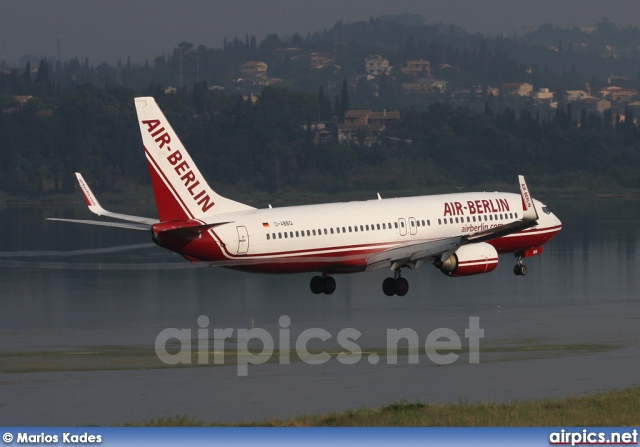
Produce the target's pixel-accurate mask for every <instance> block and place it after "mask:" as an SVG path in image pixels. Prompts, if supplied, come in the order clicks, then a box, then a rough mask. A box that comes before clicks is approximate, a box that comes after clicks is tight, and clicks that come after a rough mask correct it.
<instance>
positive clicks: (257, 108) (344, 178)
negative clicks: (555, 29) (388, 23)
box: [0, 85, 640, 196]
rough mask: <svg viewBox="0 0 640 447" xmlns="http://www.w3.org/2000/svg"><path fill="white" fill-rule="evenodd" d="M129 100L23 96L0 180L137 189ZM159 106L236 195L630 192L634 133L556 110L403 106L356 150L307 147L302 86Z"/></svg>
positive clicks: (30, 189)
mask: <svg viewBox="0 0 640 447" xmlns="http://www.w3.org/2000/svg"><path fill="white" fill-rule="evenodd" d="M133 97H134V92H133V91H130V90H127V89H124V88H120V87H117V88H116V87H114V88H109V89H106V90H104V89H99V88H97V87H93V86H91V85H86V86H83V87H79V88H76V89H72V90H69V91H68V92H66V93H65V94H64V95H63V97H62V98H60V100H58V101H55V103H54V104H49V105H47V104H46V103H45V102H41V101H36V102H35V103H33V104H31V103H30V105H29V106H26V107H24V108H22V109H19V110H17V111H14V112H13V113H10V114H4V115H2V114H0V134H1V135H3V139H2V141H1V142H0V143H1V144H2V147H1V149H2V150H1V151H0V188H1V189H3V190H4V191H6V192H8V193H10V194H14V195H26V196H38V195H42V194H54V193H71V192H73V190H74V188H75V177H74V175H73V172H75V171H82V172H83V173H84V174H85V178H87V179H88V180H89V181H90V182H91V185H92V187H93V188H95V190H96V191H97V192H98V193H100V192H102V191H105V190H114V191H123V190H125V189H128V187H129V186H131V185H139V184H147V183H148V173H147V167H146V165H145V161H144V157H142V156H141V154H142V150H141V142H140V136H139V131H138V129H137V124H136V118H135V112H134V110H133ZM158 100H159V103H160V106H161V107H162V108H163V109H164V110H165V111H166V114H167V115H168V117H169V119H170V120H171V121H172V123H173V125H174V127H175V129H176V131H177V132H178V134H179V135H180V136H181V137H182V139H183V141H184V143H185V145H186V146H187V147H188V148H189V150H190V152H191V153H192V156H193V158H194V160H196V162H197V163H198V165H199V167H200V169H201V170H202V171H203V173H204V175H205V176H206V177H207V178H208V179H211V180H212V182H213V183H214V185H215V186H214V187H217V186H219V185H221V184H223V185H225V187H226V188H233V189H234V190H237V191H239V192H240V193H249V192H251V191H261V192H262V193H263V194H267V195H271V194H278V195H281V194H284V193H287V191H297V192H298V193H304V192H309V191H313V192H318V193H326V194H331V195H335V194H348V193H353V192H357V191H369V192H370V191H381V192H382V193H383V194H392V193H394V192H396V191H412V192H425V191H429V190H433V188H435V187H439V188H443V187H444V188H448V189H449V191H450V190H452V189H453V188H455V187H467V188H472V187H473V188H480V187H483V186H486V185H487V184H491V185H495V184H503V185H504V184H506V185H515V181H514V178H515V176H516V175H517V174H519V173H525V174H527V175H528V176H529V177H528V179H529V181H530V183H531V184H532V185H544V186H545V187H547V188H554V189H567V188H569V189H571V188H573V189H577V190H585V191H591V192H616V191H620V190H623V189H624V188H627V189H638V188H640V177H639V176H638V175H637V172H640V132H638V129H636V128H635V127H634V126H632V125H625V124H618V125H616V126H607V125H605V123H603V121H602V120H598V121H595V122H593V123H592V125H591V126H585V127H582V128H577V127H576V126H575V125H573V124H571V119H570V110H568V109H569V108H568V107H567V108H561V109H559V111H558V112H556V113H555V114H554V115H552V116H547V117H545V118H539V117H538V118H534V117H532V116H531V114H530V113H527V112H526V111H524V112H522V113H520V114H519V116H517V117H516V115H515V112H514V111H513V110H512V109H508V110H505V111H504V112H499V113H494V112H492V111H491V110H490V109H489V110H487V111H486V112H484V113H474V112H472V111H471V110H470V109H469V108H463V107H458V108H456V107H454V106H452V105H450V104H433V105H431V106H429V107H428V108H427V109H426V110H424V111H419V110H417V109H407V110H404V111H402V121H401V124H400V125H399V127H398V129H396V130H395V131H394V132H392V133H389V134H388V135H387V138H383V140H382V141H381V144H379V145H374V146H372V147H363V146H359V145H346V144H337V143H322V144H318V145H316V144H314V134H313V132H312V131H308V130H304V128H303V127H304V124H305V123H307V122H308V121H309V120H310V117H312V116H315V114H317V103H316V97H315V96H314V95H311V94H306V93H300V92H294V91H291V90H286V89H281V88H274V87H268V88H266V89H265V90H264V91H263V92H262V95H261V96H260V99H259V100H258V101H257V102H256V103H255V105H254V104H251V103H250V102H244V101H242V100H241V99H240V98H235V97H233V96H229V95H226V94H224V93H222V92H220V91H208V92H206V94H205V95H204V98H203V105H204V108H205V110H207V112H205V113H202V114H199V115H196V114H194V110H193V107H192V106H191V105H190V102H189V100H188V98H187V97H186V96H182V95H163V96H161V97H159V98H158ZM46 111H48V112H49V113H44V112H46ZM393 136H395V138H392V137H393ZM222 191H224V189H222Z"/></svg>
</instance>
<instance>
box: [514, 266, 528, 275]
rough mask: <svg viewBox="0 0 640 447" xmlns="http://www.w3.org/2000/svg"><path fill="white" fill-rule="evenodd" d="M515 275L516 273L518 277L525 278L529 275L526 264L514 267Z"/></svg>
mask: <svg viewBox="0 0 640 447" xmlns="http://www.w3.org/2000/svg"><path fill="white" fill-rule="evenodd" d="M513 273H515V274H516V276H524V275H526V274H527V266H526V265H524V264H516V265H515V266H514V267H513Z"/></svg>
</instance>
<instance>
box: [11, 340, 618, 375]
mask: <svg viewBox="0 0 640 447" xmlns="http://www.w3.org/2000/svg"><path fill="white" fill-rule="evenodd" d="M178 346H179V345H178V344H177V343H174V344H173V345H171V344H167V349H168V351H169V352H170V353H171V354H176V353H177V352H179V347H178ZM209 346H213V340H210V342H209ZM623 347H624V345H622V344H611V343H570V344H557V343H552V342H550V341H548V340H541V339H529V340H496V341H494V342H493V343H484V344H483V345H482V346H481V348H480V353H481V362H483V363H489V362H511V361H519V360H528V359H529V360H530V359H539V358H550V357H563V356H570V355H589V354H595V353H599V352H604V351H613V350H616V349H620V348H623ZM321 352H326V353H327V354H329V355H331V357H332V358H333V359H332V361H337V360H335V357H337V356H338V354H340V353H341V352H342V350H341V349H337V348H336V349H324V350H313V349H311V350H309V354H310V355H317V354H320V353H321ZM455 352H456V353H459V354H464V353H466V352H468V347H466V346H465V347H462V349H461V350H460V351H455ZM223 353H224V354H223V355H224V363H223V364H222V365H217V364H214V358H215V355H214V352H213V351H211V350H208V351H206V354H207V359H208V363H205V364H199V363H198V354H199V352H198V348H197V345H196V344H195V343H194V344H193V345H192V347H191V362H190V363H184V364H178V365H172V364H167V363H163V362H162V361H161V360H160V358H159V357H158V355H157V354H156V352H155V349H154V348H153V347H143V346H87V347H79V348H74V349H60V350H47V351H15V352H0V374H2V373H4V374H7V373H32V372H70V371H106V370H141V369H164V368H194V367H200V368H202V367H224V366H227V367H237V365H238V364H239V363H240V362H246V359H244V360H243V357H242V355H243V354H248V353H250V354H252V355H256V357H255V358H254V359H255V360H257V358H258V356H257V354H259V353H260V349H256V348H253V347H250V348H249V350H248V351H241V350H237V349H230V348H227V349H224V351H223ZM439 353H440V354H446V351H440V352H439ZM218 354H222V352H220V353H218ZM282 354H283V353H281V352H280V351H278V350H274V352H273V353H272V354H271V356H266V355H265V357H263V358H262V359H263V360H265V363H278V361H279V360H280V358H281V355H282ZM287 354H288V356H289V359H290V361H291V362H300V361H305V360H308V359H307V358H306V356H301V355H298V353H297V352H296V351H294V350H292V351H289V352H288V353H287ZM369 354H377V355H378V356H379V358H380V361H381V362H382V363H386V362H387V360H386V356H387V355H390V354H397V356H398V360H397V361H398V364H404V363H406V362H407V361H408V360H407V356H408V355H409V354H418V355H419V357H420V360H419V362H420V363H425V362H426V363H429V360H428V359H426V356H425V355H424V348H423V347H421V348H417V350H416V349H409V348H407V347H399V348H398V349H397V350H395V349H394V350H389V351H387V349H386V348H382V347H370V348H362V358H361V359H360V361H361V362H367V358H368V355H369ZM216 355H217V354H216ZM465 361H466V360H464V359H463V358H461V359H459V360H458V361H456V362H455V363H463V362H465ZM455 363H454V364H455ZM259 367H260V365H251V367H250V368H251V369H253V368H259Z"/></svg>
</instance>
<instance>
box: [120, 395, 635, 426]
mask: <svg viewBox="0 0 640 447" xmlns="http://www.w3.org/2000/svg"><path fill="white" fill-rule="evenodd" d="M230 425H233V426H242V427H245V426H253V427H256V426H257V427H264V426H267V427H391V426H396V427H418V426H427V427H507V426H534V427H537V426H568V427H571V426H623V427H624V426H638V425H640V387H634V388H629V389H626V390H616V391H609V392H605V393H600V394H596V395H593V396H573V397H569V398H566V399H554V400H551V399H546V400H540V401H531V402H507V403H473V404H472V403H466V402H460V403H457V404H456V403H449V404H428V403H422V402H407V401H400V402H398V403H394V404H391V405H384V406H382V407H378V408H373V409H366V408H363V409H359V410H347V411H342V412H337V413H328V414H323V415H309V416H300V417H295V418H291V419H273V420H265V421H257V422H242V423H239V424H219V423H207V422H204V421H201V420H198V419H193V418H189V417H186V416H176V417H168V418H161V419H152V420H150V421H145V422H138V423H129V424H126V426H145V427H202V426H230Z"/></svg>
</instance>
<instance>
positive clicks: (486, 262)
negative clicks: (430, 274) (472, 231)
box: [437, 242, 498, 276]
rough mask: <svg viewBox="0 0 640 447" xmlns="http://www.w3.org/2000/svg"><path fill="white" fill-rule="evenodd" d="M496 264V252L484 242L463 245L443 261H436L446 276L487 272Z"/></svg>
mask: <svg viewBox="0 0 640 447" xmlns="http://www.w3.org/2000/svg"><path fill="white" fill-rule="evenodd" d="M497 266H498V252H497V251H496V249H495V248H494V247H493V246H492V245H489V244H487V243H485V242H479V243H477V244H468V245H463V246H461V247H460V248H458V249H457V250H456V252H455V253H454V254H452V255H451V256H449V257H448V258H447V259H446V260H445V261H444V262H442V263H437V267H439V268H440V270H441V271H442V273H444V274H445V275H447V276H469V275H478V274H480V273H487V272H491V271H493V270H495V268H496V267H497Z"/></svg>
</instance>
